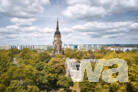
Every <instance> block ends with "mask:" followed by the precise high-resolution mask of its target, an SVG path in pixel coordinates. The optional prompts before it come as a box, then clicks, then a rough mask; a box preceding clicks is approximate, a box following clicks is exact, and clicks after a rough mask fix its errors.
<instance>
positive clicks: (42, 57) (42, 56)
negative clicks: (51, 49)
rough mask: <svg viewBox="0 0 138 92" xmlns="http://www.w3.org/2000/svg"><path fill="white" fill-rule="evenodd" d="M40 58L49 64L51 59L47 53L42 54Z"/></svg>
mask: <svg viewBox="0 0 138 92" xmlns="http://www.w3.org/2000/svg"><path fill="white" fill-rule="evenodd" d="M39 57H40V60H41V61H42V62H45V63H48V62H49V61H50V59H51V56H50V55H49V54H48V53H46V52H41V53H40V55H39Z"/></svg>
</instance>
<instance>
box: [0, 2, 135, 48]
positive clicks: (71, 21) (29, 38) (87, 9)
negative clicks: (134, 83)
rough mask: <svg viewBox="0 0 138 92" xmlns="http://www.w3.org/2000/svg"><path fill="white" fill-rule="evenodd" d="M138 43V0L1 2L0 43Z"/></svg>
mask: <svg viewBox="0 0 138 92" xmlns="http://www.w3.org/2000/svg"><path fill="white" fill-rule="evenodd" d="M57 17H58V19H59V27H60V32H61V35H62V42H63V44H64V43H67V44H69V43H71V44H138V0H0V44H1V45H2V44H9V45H16V44H20V45H48V44H52V42H53V36H54V32H55V30H56V29H55V28H56V21H57Z"/></svg>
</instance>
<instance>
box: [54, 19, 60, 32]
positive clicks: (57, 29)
mask: <svg viewBox="0 0 138 92" xmlns="http://www.w3.org/2000/svg"><path fill="white" fill-rule="evenodd" d="M55 35H60V32H59V25H58V19H57V27H56V32H55Z"/></svg>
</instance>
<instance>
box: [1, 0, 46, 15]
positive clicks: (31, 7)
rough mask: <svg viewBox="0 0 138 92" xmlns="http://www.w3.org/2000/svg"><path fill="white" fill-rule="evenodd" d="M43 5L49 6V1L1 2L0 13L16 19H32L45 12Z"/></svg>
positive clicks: (22, 0) (23, 0)
mask: <svg viewBox="0 0 138 92" xmlns="http://www.w3.org/2000/svg"><path fill="white" fill-rule="evenodd" d="M42 4H49V0H1V1H0V13H2V14H4V15H6V16H9V17H16V18H32V17H34V16H35V15H36V14H37V13H39V12H42V11H43V9H44V8H43V5H42Z"/></svg>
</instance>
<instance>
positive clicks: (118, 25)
mask: <svg viewBox="0 0 138 92" xmlns="http://www.w3.org/2000/svg"><path fill="white" fill-rule="evenodd" d="M72 28H73V30H76V31H78V32H80V33H82V34H83V33H85V34H87V35H89V36H90V37H91V38H100V37H105V38H118V37H123V36H125V35H130V34H131V33H133V31H134V29H135V30H138V26H137V23H135V22H131V21H128V22H88V23H86V24H82V25H76V26H73V27H72ZM137 33H138V31H136V34H137Z"/></svg>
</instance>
